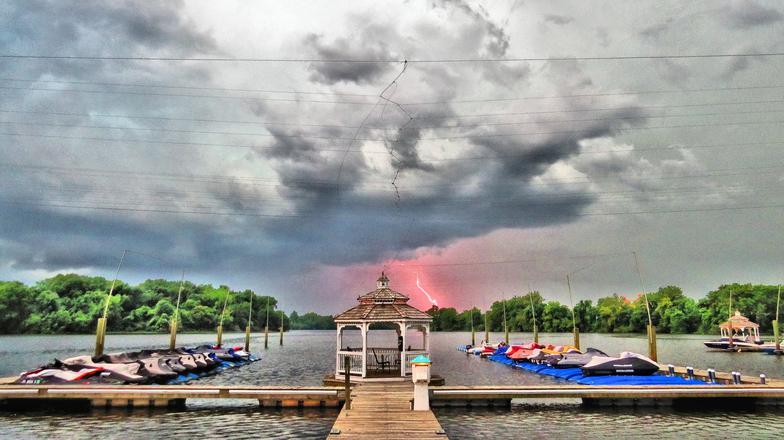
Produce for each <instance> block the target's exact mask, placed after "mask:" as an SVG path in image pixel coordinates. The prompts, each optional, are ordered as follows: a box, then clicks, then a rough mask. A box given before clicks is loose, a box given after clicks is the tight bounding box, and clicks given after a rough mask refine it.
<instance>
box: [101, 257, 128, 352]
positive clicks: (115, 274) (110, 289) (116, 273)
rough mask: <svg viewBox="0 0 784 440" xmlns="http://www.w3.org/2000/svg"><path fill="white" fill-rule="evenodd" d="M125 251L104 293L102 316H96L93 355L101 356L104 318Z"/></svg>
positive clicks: (104, 331)
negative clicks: (104, 300) (106, 291)
mask: <svg viewBox="0 0 784 440" xmlns="http://www.w3.org/2000/svg"><path fill="white" fill-rule="evenodd" d="M127 253H128V250H127V249H124V250H123V253H122V256H121V257H120V264H118V265H117V271H116V272H115V273H114V279H113V280H112V286H111V287H110V288H109V294H107V295H106V304H105V305H104V307H103V316H102V317H101V318H98V325H97V328H96V330H95V356H101V355H102V354H103V347H104V343H105V342H106V319H107V317H108V315H109V303H110V301H111V299H112V294H113V293H114V286H115V285H116V284H117V277H118V276H120V268H121V267H122V265H123V261H125V255H126V254H127Z"/></svg>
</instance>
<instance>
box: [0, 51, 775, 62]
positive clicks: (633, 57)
mask: <svg viewBox="0 0 784 440" xmlns="http://www.w3.org/2000/svg"><path fill="white" fill-rule="evenodd" d="M780 56H784V52H745V53H744V52H736V53H709V54H658V55H610V56H556V57H509V58H431V59H396V58H376V59H369V58H364V59H363V58H334V59H326V58H282V57H270V58H260V57H259V58H257V57H152V56H99V55H45V54H0V58H3V59H17V60H72V61H177V62H187V61H197V62H219V63H224V62H227V63H238V62H240V63H336V64H399V63H403V62H408V63H409V64H426V63H436V64H447V63H459V64H464V63H513V62H558V61H623V60H660V59H711V58H762V57H780Z"/></svg>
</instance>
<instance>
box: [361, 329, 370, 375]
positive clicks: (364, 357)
mask: <svg viewBox="0 0 784 440" xmlns="http://www.w3.org/2000/svg"><path fill="white" fill-rule="evenodd" d="M369 330H370V324H369V323H367V322H363V323H362V377H367V334H368V331H369Z"/></svg>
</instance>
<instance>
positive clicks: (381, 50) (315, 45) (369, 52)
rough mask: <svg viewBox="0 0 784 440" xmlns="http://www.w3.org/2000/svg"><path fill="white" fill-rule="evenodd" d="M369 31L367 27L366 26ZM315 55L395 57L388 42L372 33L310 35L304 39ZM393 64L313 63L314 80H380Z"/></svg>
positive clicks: (343, 57) (369, 81) (360, 57)
mask: <svg viewBox="0 0 784 440" xmlns="http://www.w3.org/2000/svg"><path fill="white" fill-rule="evenodd" d="M366 31H367V29H366ZM303 45H304V46H305V47H306V48H309V49H310V50H311V51H312V52H313V54H314V56H315V58H319V59H327V60H388V59H394V55H393V54H392V53H391V52H390V50H389V48H388V47H387V45H386V43H384V42H383V41H379V40H376V39H373V38H370V35H362V36H356V37H354V38H337V39H335V40H333V41H331V42H326V41H324V37H323V36H321V35H315V34H310V35H308V36H307V37H306V38H305V40H304V41H303ZM389 67H390V64H389V63H337V62H336V63H313V64H311V65H310V66H309V68H308V69H309V70H310V71H311V75H310V80H311V81H314V82H319V83H323V84H328V85H332V84H336V83H339V82H353V83H357V84H368V83H374V82H376V81H377V80H378V79H379V78H380V77H381V76H382V75H383V74H384V73H385V72H387V71H388V70H389Z"/></svg>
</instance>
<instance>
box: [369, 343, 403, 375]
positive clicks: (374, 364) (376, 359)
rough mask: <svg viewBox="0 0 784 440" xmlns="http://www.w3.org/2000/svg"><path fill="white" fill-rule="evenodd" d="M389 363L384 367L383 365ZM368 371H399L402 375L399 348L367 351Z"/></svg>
mask: <svg viewBox="0 0 784 440" xmlns="http://www.w3.org/2000/svg"><path fill="white" fill-rule="evenodd" d="M384 362H388V363H387V364H386V365H385V366H383V367H382V365H381V364H382V363H384ZM367 369H368V371H398V374H400V352H399V351H397V348H376V347H370V348H368V349H367Z"/></svg>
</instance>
